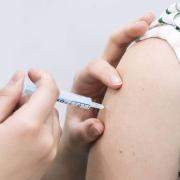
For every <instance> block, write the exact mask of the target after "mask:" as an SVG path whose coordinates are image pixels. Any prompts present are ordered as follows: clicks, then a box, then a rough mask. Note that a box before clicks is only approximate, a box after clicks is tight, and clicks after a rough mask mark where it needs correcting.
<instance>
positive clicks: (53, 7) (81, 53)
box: [0, 0, 174, 118]
mask: <svg viewBox="0 0 180 180" xmlns="http://www.w3.org/2000/svg"><path fill="white" fill-rule="evenodd" d="M173 2H174V1H171V0H150V1H147V0H134V1H132V0H125V1H122V0H0V62H1V64H0V74H1V78H0V85H1V86H3V85H4V83H5V82H6V81H7V80H8V79H9V77H10V75H11V74H12V73H13V72H14V71H16V70H17V69H24V70H27V69H29V68H30V67H36V68H41V69H44V70H48V71H50V72H51V73H52V74H53V75H54V77H55V78H56V80H57V81H58V84H59V86H60V88H61V89H64V90H69V89H70V86H71V83H72V79H73V76H74V74H75V72H76V71H77V70H79V69H80V68H82V67H83V66H84V65H85V64H87V62H88V61H90V60H92V59H94V58H96V57H97V56H98V55H99V54H100V52H101V51H102V49H103V47H104V45H105V43H106V41H107V38H108V36H109V35H110V34H111V32H112V31H113V30H115V29H116V28H118V27H120V26H122V25H123V24H125V23H127V22H128V21H130V20H133V19H135V18H137V17H139V16H141V15H143V14H144V13H145V12H148V11H152V12H155V13H156V14H157V15H159V14H161V12H162V10H164V9H165V8H166V7H168V5H170V4H171V3H173ZM60 111H61V114H62V115H61V117H62V118H63V117H64V106H60Z"/></svg>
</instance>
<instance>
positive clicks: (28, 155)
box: [0, 70, 61, 180]
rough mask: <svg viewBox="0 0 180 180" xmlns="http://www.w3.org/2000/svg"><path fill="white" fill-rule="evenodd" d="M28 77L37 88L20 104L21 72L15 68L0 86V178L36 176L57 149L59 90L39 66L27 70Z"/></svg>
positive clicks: (14, 179) (35, 179)
mask: <svg viewBox="0 0 180 180" xmlns="http://www.w3.org/2000/svg"><path fill="white" fill-rule="evenodd" d="M29 78H30V79H31V80H32V81H33V82H34V83H36V84H37V86H38V90H37V92H35V93H34V94H33V95H32V96H31V97H30V98H29V99H28V100H27V101H24V103H23V104H21V105H19V106H18V104H19V102H20V100H21V94H22V87H23V82H24V73H23V72H21V71H20V72H17V73H16V74H15V75H14V76H13V77H12V78H11V80H10V81H9V83H8V84H7V86H6V87H5V88H3V89H1V90H0V106H1V109H0V122H1V124H0V166H1V172H0V179H2V180H10V179H12V180H39V179H40V178H41V177H42V176H43V175H44V173H45V172H46V171H47V169H48V167H49V166H50V164H51V163H52V161H53V160H54V158H55V156H56V153H57V150H58V144H59V141H60V134H61V129H60V126H59V117H58V113H57V111H56V110H55V108H54V104H55V102H56V99H57V97H58V94H59V91H58V88H57V86H56V83H55V82H54V80H53V78H52V77H51V76H50V75H49V74H47V73H45V72H42V71H38V70H30V71H29ZM47 87H48V88H47Z"/></svg>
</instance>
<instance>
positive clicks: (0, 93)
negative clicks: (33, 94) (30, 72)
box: [0, 71, 24, 123]
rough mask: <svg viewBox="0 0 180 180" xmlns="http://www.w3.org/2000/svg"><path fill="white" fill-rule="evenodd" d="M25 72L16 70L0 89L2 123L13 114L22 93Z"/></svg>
mask: <svg viewBox="0 0 180 180" xmlns="http://www.w3.org/2000/svg"><path fill="white" fill-rule="evenodd" d="M23 82H24V72H22V71H18V72H16V73H15V74H14V75H13V76H12V78H11V80H10V81H9V82H8V84H7V85H6V86H5V87H4V88H3V89H1V90H0V107H1V108H0V123H2V122H3V121H4V120H5V119H6V118H7V117H8V116H9V115H11V114H12V113H13V111H14V109H15V107H16V106H17V104H18V102H19V99H20V97H21V94H22V89H23Z"/></svg>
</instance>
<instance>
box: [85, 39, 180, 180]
mask: <svg viewBox="0 0 180 180" xmlns="http://www.w3.org/2000/svg"><path fill="white" fill-rule="evenodd" d="M118 71H119V73H120V74H121V76H122V78H123V87H122V89H121V90H119V91H112V90H108V91H107V94H106V96H105V99H104V105H105V107H106V108H105V110H104V111H102V112H101V113H100V115H99V118H100V119H102V120H103V121H104V122H105V126H106V130H105V133H104V135H103V137H102V138H101V139H100V140H99V141H98V142H97V143H96V144H95V145H94V147H93V148H92V150H91V152H90V157H89V162H88V169H87V178H86V179H87V180H110V179H111V180H117V179H118V180H119V179H123V180H147V179H149V180H150V179H151V180H152V179H153V180H172V179H176V178H177V173H178V168H179V147H180V63H179V62H178V60H177V58H176V56H175V54H174V52H173V50H172V49H171V47H170V46H169V45H168V44H167V43H166V42H165V41H163V40H159V39H149V40H145V41H143V42H140V43H138V44H136V45H134V46H133V47H131V48H130V49H129V50H128V51H127V52H126V53H125V55H124V57H123V58H122V60H121V62H120V64H119V65H118Z"/></svg>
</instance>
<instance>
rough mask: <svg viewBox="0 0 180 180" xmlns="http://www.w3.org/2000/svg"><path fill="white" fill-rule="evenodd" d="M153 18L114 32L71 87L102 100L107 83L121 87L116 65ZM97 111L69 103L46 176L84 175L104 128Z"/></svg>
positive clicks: (67, 178)
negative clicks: (94, 146) (93, 144)
mask: <svg viewBox="0 0 180 180" xmlns="http://www.w3.org/2000/svg"><path fill="white" fill-rule="evenodd" d="M153 20H154V16H153V15H152V14H151V13H150V14H147V15H146V16H143V17H142V18H140V19H139V20H137V21H135V22H132V23H130V24H128V25H126V26H125V27H123V28H121V29H120V30H117V31H116V32H114V33H113V35H112V36H111V38H110V40H109V42H108V44H107V46H106V48H105V50H104V52H103V54H102V55H101V57H100V58H99V59H97V60H95V61H92V62H90V64H89V65H88V66H87V67H85V68H84V69H83V70H81V71H80V72H79V73H78V74H77V75H76V77H75V79H74V84H73V87H72V91H73V92H75V93H78V94H82V95H85V96H89V97H92V98H93V99H95V100H96V101H97V102H100V103H101V102H102V100H103V97H104V94H105V92H106V88H107V87H109V88H111V89H113V90H117V89H119V88H120V87H121V85H122V81H121V78H120V75H119V72H118V71H117V70H116V69H115V67H116V65H117V64H118V62H119V59H120V58H121V57H122V55H123V54H124V52H125V50H126V48H127V47H128V45H129V44H130V43H131V42H132V41H134V39H135V38H137V37H139V36H141V35H143V34H144V33H145V32H146V31H147V30H148V27H149V25H150V24H151V22H152V21H153ZM97 115H98V111H94V110H90V111H86V110H82V109H79V108H74V107H68V110H67V117H66V122H65V127H64V131H63V135H62V138H61V142H60V147H59V153H58V156H57V158H56V161H55V163H54V164H53V166H52V167H51V169H50V171H49V172H48V174H46V176H45V177H44V178H43V180H48V179H51V180H60V179H63V180H74V179H78V180H84V179H85V173H86V166H87V159H88V152H89V148H90V145H91V144H92V142H94V141H95V140H97V138H98V137H99V136H101V135H102V133H103V131H104V125H103V123H102V122H101V121H100V119H97Z"/></svg>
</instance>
